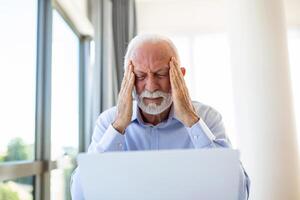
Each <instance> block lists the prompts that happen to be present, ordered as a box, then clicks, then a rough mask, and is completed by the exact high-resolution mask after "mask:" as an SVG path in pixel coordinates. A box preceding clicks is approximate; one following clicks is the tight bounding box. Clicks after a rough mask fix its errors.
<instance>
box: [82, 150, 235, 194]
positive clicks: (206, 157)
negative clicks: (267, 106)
mask: <svg viewBox="0 0 300 200" xmlns="http://www.w3.org/2000/svg"><path fill="white" fill-rule="evenodd" d="M77 160H78V164H79V171H80V179H81V184H82V187H83V193H84V197H85V200H98V199H99V200H101V199H104V200H237V199H238V187H239V183H238V179H239V152H238V151H237V150H233V149H223V148H218V149H201V150H194V149H193V150H161V151H128V152H107V153H102V154H79V155H78V158H77Z"/></svg>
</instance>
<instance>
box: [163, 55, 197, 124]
mask: <svg viewBox="0 0 300 200" xmlns="http://www.w3.org/2000/svg"><path fill="white" fill-rule="evenodd" d="M169 66H170V71H169V74H170V82H171V88H172V98H173V104H174V112H175V115H176V117H177V118H178V119H179V120H180V121H181V122H182V123H183V124H184V125H185V126H187V127H192V126H193V125H194V124H195V123H197V122H198V121H199V119H200V118H199V117H198V115H197V113H196V111H195V108H194V106H193V104H192V101H191V98H190V96H189V92H188V89H187V87H186V84H185V81H184V78H183V74H182V71H181V69H180V66H179V64H178V62H177V60H176V59H175V58H174V57H172V58H171V60H170V62H169Z"/></svg>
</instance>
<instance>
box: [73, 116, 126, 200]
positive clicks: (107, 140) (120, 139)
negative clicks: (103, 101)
mask: <svg viewBox="0 0 300 200" xmlns="http://www.w3.org/2000/svg"><path fill="white" fill-rule="evenodd" d="M113 120H114V113H113V112H111V111H110V112H109V111H105V112H104V113H102V114H101V115H100V116H99V117H98V119H97V121H96V126H95V129H94V132H93V136H92V142H91V144H90V146H89V148H88V153H103V152H106V151H125V150H126V143H125V136H124V135H122V134H121V133H119V132H118V131H117V130H115V129H114V127H113V126H112V125H111V124H112V122H113ZM79 174H80V171H79V168H78V167H77V168H76V169H75V170H74V172H73V174H72V177H71V196H72V199H73V200H84V196H83V190H82V186H81V181H80V175H79Z"/></svg>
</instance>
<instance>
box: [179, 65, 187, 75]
mask: <svg viewBox="0 0 300 200" xmlns="http://www.w3.org/2000/svg"><path fill="white" fill-rule="evenodd" d="M180 69H181V72H182V75H183V76H185V72H186V70H185V68H184V67H180Z"/></svg>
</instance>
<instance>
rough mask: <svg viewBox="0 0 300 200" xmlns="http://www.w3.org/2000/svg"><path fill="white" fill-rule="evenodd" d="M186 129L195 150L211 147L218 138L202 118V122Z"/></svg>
mask: <svg viewBox="0 0 300 200" xmlns="http://www.w3.org/2000/svg"><path fill="white" fill-rule="evenodd" d="M186 128H187V131H188V133H189V135H190V138H191V140H192V142H193V144H194V146H195V148H203V147H206V146H209V145H211V144H212V143H213V141H214V140H215V139H216V137H215V136H214V135H213V133H212V132H211V131H210V129H209V128H208V127H207V125H206V124H205V122H204V121H203V120H202V118H200V120H199V121H198V122H197V123H196V124H194V125H193V126H192V127H186Z"/></svg>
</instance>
